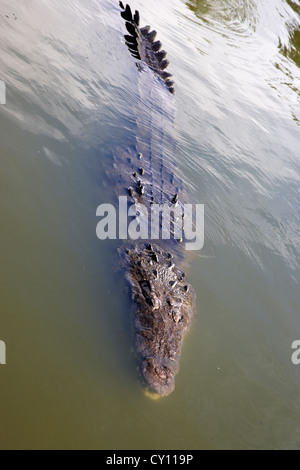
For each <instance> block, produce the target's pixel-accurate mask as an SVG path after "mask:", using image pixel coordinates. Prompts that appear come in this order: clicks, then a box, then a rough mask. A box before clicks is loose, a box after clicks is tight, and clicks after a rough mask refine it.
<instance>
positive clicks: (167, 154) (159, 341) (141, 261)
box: [113, 2, 195, 397]
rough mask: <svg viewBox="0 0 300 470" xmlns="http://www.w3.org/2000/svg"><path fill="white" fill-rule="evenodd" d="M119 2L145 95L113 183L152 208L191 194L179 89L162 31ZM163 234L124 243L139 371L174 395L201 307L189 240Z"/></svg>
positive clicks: (153, 389) (155, 392) (151, 385)
mask: <svg viewBox="0 0 300 470" xmlns="http://www.w3.org/2000/svg"><path fill="white" fill-rule="evenodd" d="M120 7H121V16H122V18H123V19H124V20H125V26H126V29H127V33H128V34H126V35H124V38H125V44H126V46H127V47H128V49H129V51H130V53H131V54H132V56H133V57H134V58H135V59H136V65H137V68H138V72H137V75H138V76H139V79H138V85H139V99H138V102H136V103H135V108H136V113H137V132H136V136H135V143H134V145H133V146H131V147H129V148H127V149H123V150H120V151H119V152H117V154H118V156H114V163H113V167H114V168H115V169H117V170H118V178H117V181H118V184H114V186H115V190H116V192H117V193H119V194H123V195H126V196H127V197H128V198H129V202H130V203H132V204H143V205H144V206H145V207H147V208H149V209H150V210H151V207H153V205H154V204H160V205H161V204H166V205H167V206H170V207H173V208H175V207H177V208H178V207H181V206H182V205H183V204H184V203H185V202H187V201H188V196H187V194H186V192H185V191H184V188H183V184H182V179H181V178H180V177H179V176H178V175H179V171H178V168H177V167H176V164H175V159H174V152H175V145H176V139H175V136H174V101H173V100H174V96H173V95H174V93H175V90H174V82H173V80H172V78H171V77H172V75H171V74H170V73H169V72H167V71H166V68H167V66H168V65H169V62H168V60H167V59H166V52H165V51H164V50H162V49H161V42H160V41H155V37H156V31H154V30H152V31H151V30H150V26H145V27H142V28H141V27H140V15H139V12H138V11H135V13H132V10H131V8H130V6H129V5H126V6H125V7H124V5H123V3H122V2H120ZM115 182H116V180H115V181H114V183H115ZM149 213H150V211H149ZM182 217H183V216H182ZM161 238H162V237H160V238H159V239H155V241H153V240H152V238H151V237H149V239H148V240H144V241H142V240H136V241H135V242H130V243H129V242H127V241H126V242H124V245H122V246H121V248H119V250H118V251H119V253H120V256H121V263H120V264H122V267H124V272H125V277H126V279H127V281H128V285H129V287H130V293H131V304H132V310H133V323H134V343H135V351H136V353H137V358H138V364H139V370H140V375H141V377H142V381H143V382H144V385H145V387H146V389H147V391H148V392H149V393H150V394H152V396H153V397H154V396H166V395H169V394H170V393H171V392H172V391H173V390H174V388H175V375H176V374H177V372H178V370H179V357H180V352H181V346H182V340H183V337H184V335H185V332H186V331H187V330H188V327H189V325H190V322H191V319H192V316H193V312H194V308H195V295H194V291H193V288H192V287H191V286H190V284H189V283H188V282H187V281H186V279H185V274H184V272H183V271H182V270H181V269H180V268H179V267H178V266H179V265H180V263H181V262H182V260H183V257H184V256H183V255H184V249H183V243H182V241H183V240H182V239H177V238H176V237H175V233H174V231H173V232H171V235H170V238H169V239H161Z"/></svg>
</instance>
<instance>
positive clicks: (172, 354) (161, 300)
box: [126, 244, 194, 396]
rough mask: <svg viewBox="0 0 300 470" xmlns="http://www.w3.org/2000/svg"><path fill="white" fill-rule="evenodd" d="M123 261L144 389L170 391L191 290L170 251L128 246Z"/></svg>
mask: <svg viewBox="0 0 300 470" xmlns="http://www.w3.org/2000/svg"><path fill="white" fill-rule="evenodd" d="M127 260H128V263H129V269H128V271H127V275H126V277H127V279H128V282H129V284H130V287H131V293H132V305H133V310H134V312H133V313H134V322H135V349H136V351H137V353H138V356H139V366H140V371H141V375H142V377H143V380H144V381H145V383H146V385H147V386H148V388H149V391H151V392H152V393H154V394H156V395H160V396H163V395H169V394H170V393H171V392H172V391H173V390H174V387H175V374H176V373H177V372H178V369H179V356H180V351H181V343H182V338H183V335H184V333H185V332H186V330H187V329H188V326H189V324H190V320H191V317H192V314H193V309H194V293H193V290H192V288H191V287H190V285H189V284H188V283H187V282H186V281H185V275H184V273H183V272H182V271H180V270H179V269H177V268H176V266H175V264H174V262H173V259H172V255H171V254H170V253H168V252H166V251H164V250H163V249H161V248H159V247H157V246H154V245H150V244H149V245H147V246H146V247H145V248H141V247H135V248H133V249H128V250H127Z"/></svg>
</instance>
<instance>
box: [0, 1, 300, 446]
mask: <svg viewBox="0 0 300 470" xmlns="http://www.w3.org/2000/svg"><path fill="white" fill-rule="evenodd" d="M132 6H133V7H134V8H138V9H140V12H141V17H142V23H145V24H148V23H149V24H151V25H152V26H153V27H155V28H156V29H157V30H158V31H159V39H161V41H162V42H163V45H164V48H165V49H166V50H167V51H168V52H169V59H170V61H171V69H172V72H173V74H174V76H175V79H176V123H177V124H176V125H177V135H178V155H177V158H178V165H179V166H180V167H181V168H182V170H183V173H184V178H185V184H186V187H188V188H189V190H190V192H191V194H192V195H193V197H194V198H195V199H197V200H196V201H195V202H198V203H204V204H205V231H206V232H205V247H204V249H203V250H202V251H201V252H197V253H193V254H192V255H189V259H188V262H189V266H188V268H187V272H188V275H189V280H190V281H191V284H192V285H193V286H194V287H195V290H196V293H197V315H196V317H195V319H194V321H193V325H192V328H191V331H190V333H189V334H188V337H187V338H186V341H185V343H184V349H183V355H182V358H181V371H180V374H179V376H178V377H177V382H176V390H175V392H174V393H173V394H172V395H171V396H170V397H168V398H165V399H162V400H159V401H151V400H149V399H148V398H146V397H145V396H144V394H143V391H142V388H141V386H140V383H139V379H138V376H137V373H136V370H135V363H134V359H133V354H132V351H131V330H130V318H129V311H128V310H129V309H128V300H127V297H126V294H125V293H124V292H123V290H122V287H121V285H120V286H119V285H117V286H116V280H115V277H114V275H113V264H114V259H113V258H112V253H113V252H114V249H115V244H114V243H111V244H110V245H108V244H107V243H106V242H105V243H104V242H100V241H99V240H97V238H96V235H95V227H96V223H97V220H96V217H95V211H96V207H97V206H98V204H100V203H102V202H106V201H107V200H108V198H109V192H110V190H109V188H105V186H103V181H105V175H103V174H101V170H100V168H101V167H100V164H99V162H100V161H101V157H102V156H103V155H104V154H105V152H106V151H107V149H109V148H111V147H112V146H122V145H126V142H124V139H125V141H126V135H127V134H128V136H132V135H133V133H134V129H135V127H134V121H135V116H134V115H133V114H132V106H131V104H132V103H131V101H132V96H133V95H134V94H136V93H137V91H136V88H135V85H136V84H135V79H136V76H137V70H136V67H135V64H134V61H133V59H132V58H131V57H130V55H129V54H128V51H127V50H126V47H125V45H124V44H123V39H122V34H123V33H124V25H123V22H122V19H121V18H120V16H119V9H118V4H117V2H113V1H109V0H100V1H96V0H88V1H85V2H83V1H80V0H75V1H74V0H72V1H71V0H65V1H64V2H60V1H58V0H52V1H51V2H50V1H49V0H42V1H41V0H21V1H16V0H10V1H8V0H2V2H1V7H0V23H1V32H0V38H1V55H0V79H1V80H3V81H5V83H6V87H7V103H6V105H0V151H1V158H0V221H1V230H0V247H1V258H0V286H1V291H0V292H1V294H0V309H1V317H0V340H3V341H5V343H6V347H7V365H6V366H0V387H1V391H0V394H1V400H0V422H1V424H0V448H1V449H11V448H35V449H36V448H102V449H116V448H119V449H127V448H129V449H142V448H154V449H166V448H169V449H186V448H190V449H215V448H222V449H229V448H239V449H240V448H241V449H245V448H257V449H260V448H272V449H278V448H285V449H286V448H293V449H299V448H300V425H299V422H300V398H299V387H300V365H299V366H296V365H293V364H292V362H291V355H292V349H291V344H292V342H293V341H294V340H296V339H300V293H299V292H300V289H299V277H300V262H299V261H300V255H299V247H300V210H299V207H300V206H299V199H300V190H299V188H300V186H299V182H300V150H299V149H300V127H299V122H300V105H299V95H300V70H299V66H300V60H299V54H300V33H299V31H300V3H299V1H298V0H295V1H292V0H286V1H283V0H264V1H259V0H247V1H240V0H232V1H229V0H209V1H208V0H203V1H200V0H188V1H186V2H184V1H182V0H173V1H170V0H166V1H164V2H163V5H162V2H159V1H158V0H152V1H151V2H146V1H144V0H136V1H135V2H134V3H132ZM158 10H159V11H160V14H159V15H157V11H158ZM124 136H125V137H124Z"/></svg>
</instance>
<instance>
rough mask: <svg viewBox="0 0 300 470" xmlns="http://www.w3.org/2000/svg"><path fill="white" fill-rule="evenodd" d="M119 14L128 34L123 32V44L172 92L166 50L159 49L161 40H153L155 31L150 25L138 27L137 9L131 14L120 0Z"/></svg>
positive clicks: (172, 83)
mask: <svg viewBox="0 0 300 470" xmlns="http://www.w3.org/2000/svg"><path fill="white" fill-rule="evenodd" d="M120 7H121V9H122V10H123V11H121V16H122V18H123V19H124V20H125V25H126V29H127V31H128V33H129V34H125V35H124V38H125V44H126V46H127V47H128V49H129V51H130V52H131V54H132V56H133V57H134V58H136V59H138V60H141V61H143V62H144V63H145V64H147V65H148V67H149V68H150V69H151V70H152V71H153V72H154V73H155V75H157V76H159V77H160V78H161V79H162V80H163V82H164V83H165V85H166V86H167V88H168V90H169V91H170V93H172V94H174V82H173V81H172V80H171V77H172V75H171V74H170V73H169V72H167V71H166V68H167V67H168V65H169V61H168V60H167V59H166V55H167V53H166V51H164V50H161V46H162V44H161V42H160V41H155V38H156V34H157V33H156V31H154V30H153V31H150V26H144V27H143V28H140V27H139V24H140V15H139V12H138V11H137V10H135V13H134V14H132V11H131V8H130V6H129V5H126V7H124V5H123V3H122V2H120Z"/></svg>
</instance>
